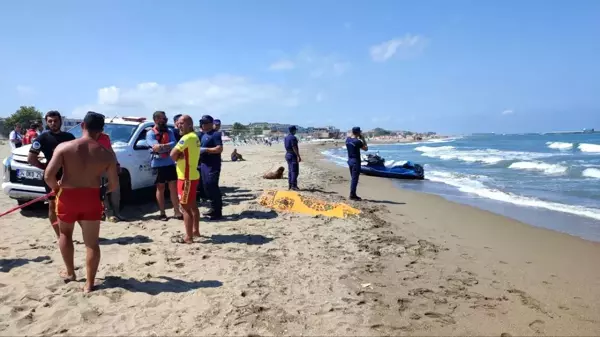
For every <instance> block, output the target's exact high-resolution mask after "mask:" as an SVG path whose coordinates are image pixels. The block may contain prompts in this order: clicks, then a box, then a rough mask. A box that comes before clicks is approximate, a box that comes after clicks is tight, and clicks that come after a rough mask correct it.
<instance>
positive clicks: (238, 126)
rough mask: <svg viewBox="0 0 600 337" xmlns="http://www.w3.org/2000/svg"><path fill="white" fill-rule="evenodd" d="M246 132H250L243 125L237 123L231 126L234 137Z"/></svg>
mask: <svg viewBox="0 0 600 337" xmlns="http://www.w3.org/2000/svg"><path fill="white" fill-rule="evenodd" d="M246 132H248V127H247V126H245V125H244V124H242V123H238V122H235V123H233V125H232V126H231V133H232V134H234V135H240V134H243V133H246Z"/></svg>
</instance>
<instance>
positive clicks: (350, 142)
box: [346, 126, 369, 201]
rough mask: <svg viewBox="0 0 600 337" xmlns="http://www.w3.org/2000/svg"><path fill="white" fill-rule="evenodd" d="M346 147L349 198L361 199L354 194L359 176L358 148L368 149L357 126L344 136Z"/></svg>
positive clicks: (359, 160)
mask: <svg viewBox="0 0 600 337" xmlns="http://www.w3.org/2000/svg"><path fill="white" fill-rule="evenodd" d="M346 149H347V150H348V167H349V168H350V176H351V177H352V180H351V182H350V199H351V200H356V201H358V200H362V199H361V198H360V197H359V196H358V195H356V187H357V186H358V177H359V176H360V163H361V159H360V150H364V151H368V150H369V148H368V147H367V142H366V141H365V137H363V135H362V131H361V130H360V128H359V127H358V126H355V127H353V128H352V135H351V136H350V137H348V138H346Z"/></svg>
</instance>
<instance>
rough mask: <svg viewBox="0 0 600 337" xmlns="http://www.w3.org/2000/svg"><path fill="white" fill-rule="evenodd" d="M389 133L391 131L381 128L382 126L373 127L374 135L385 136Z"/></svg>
mask: <svg viewBox="0 0 600 337" xmlns="http://www.w3.org/2000/svg"><path fill="white" fill-rule="evenodd" d="M390 134H391V132H389V131H388V130H385V129H382V128H375V129H373V136H375V137H379V136H387V135H390Z"/></svg>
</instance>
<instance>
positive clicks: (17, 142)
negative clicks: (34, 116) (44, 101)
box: [8, 123, 43, 150]
mask: <svg viewBox="0 0 600 337" xmlns="http://www.w3.org/2000/svg"><path fill="white" fill-rule="evenodd" d="M42 132H43V125H42V123H32V124H31V125H29V129H27V130H26V131H25V132H24V133H23V128H22V127H21V124H20V123H16V124H15V126H14V129H13V130H12V131H11V132H10V133H9V135H8V140H9V142H10V148H11V149H12V150H14V149H16V148H19V147H21V146H23V145H28V144H31V143H32V142H33V141H34V140H35V139H36V138H37V137H38V136H39V135H40V134H42Z"/></svg>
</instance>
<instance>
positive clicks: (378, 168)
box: [360, 154, 425, 180]
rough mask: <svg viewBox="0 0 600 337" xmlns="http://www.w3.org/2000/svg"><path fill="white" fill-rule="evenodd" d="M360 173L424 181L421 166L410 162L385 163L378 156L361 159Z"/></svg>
mask: <svg viewBox="0 0 600 337" xmlns="http://www.w3.org/2000/svg"><path fill="white" fill-rule="evenodd" d="M360 173H362V174H365V175H368V176H375V177H383V178H397V179H419V180H421V179H425V171H424V170H423V166H421V165H419V164H414V163H412V162H410V161H402V162H399V161H390V162H388V163H386V161H385V159H383V158H381V157H380V156H379V155H378V154H369V155H367V157H366V158H364V159H363V161H362V163H361V167H360Z"/></svg>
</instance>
